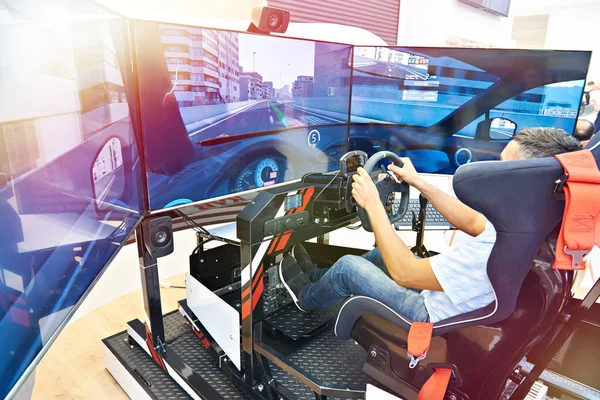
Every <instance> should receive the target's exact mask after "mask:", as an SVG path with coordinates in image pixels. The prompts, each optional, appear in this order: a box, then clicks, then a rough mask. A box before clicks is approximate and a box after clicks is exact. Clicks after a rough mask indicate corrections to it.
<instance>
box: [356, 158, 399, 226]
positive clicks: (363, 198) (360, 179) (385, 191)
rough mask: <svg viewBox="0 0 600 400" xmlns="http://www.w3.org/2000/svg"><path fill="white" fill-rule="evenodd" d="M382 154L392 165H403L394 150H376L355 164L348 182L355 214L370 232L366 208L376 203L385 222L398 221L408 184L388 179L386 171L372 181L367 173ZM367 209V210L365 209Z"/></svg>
mask: <svg viewBox="0 0 600 400" xmlns="http://www.w3.org/2000/svg"><path fill="white" fill-rule="evenodd" d="M384 158H387V159H389V160H390V161H391V162H392V163H394V164H396V165H399V166H403V165H404V163H403V162H402V160H400V158H399V157H398V156H397V155H396V154H394V153H392V152H389V151H379V152H377V153H375V154H373V156H372V157H371V158H369V160H368V161H367V162H366V163H365V165H364V167H363V168H358V170H357V173H356V174H355V175H352V180H353V181H354V182H352V197H353V198H354V201H355V202H356V205H357V213H358V218H360V222H361V223H362V226H363V228H364V229H365V230H366V231H367V232H373V227H372V226H371V222H370V220H369V215H368V212H371V210H377V208H376V207H382V206H383V209H384V210H385V213H386V214H387V216H388V219H389V222H390V223H392V224H393V223H395V222H398V221H400V219H401V218H402V217H403V216H404V214H406V212H407V211H408V199H409V193H410V186H409V184H408V183H407V182H397V181H396V180H395V179H392V176H391V174H390V175H387V174H386V175H385V177H383V178H378V179H377V180H376V181H375V182H373V180H372V179H371V173H372V172H373V171H374V170H375V167H376V165H377V164H378V163H379V162H380V161H381V160H383V159H384ZM347 187H348V186H347ZM348 188H349V187H348ZM367 210H369V211H368V212H367Z"/></svg>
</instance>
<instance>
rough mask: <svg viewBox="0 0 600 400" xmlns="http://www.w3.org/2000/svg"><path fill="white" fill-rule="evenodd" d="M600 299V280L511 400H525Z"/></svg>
mask: <svg viewBox="0 0 600 400" xmlns="http://www.w3.org/2000/svg"><path fill="white" fill-rule="evenodd" d="M599 297H600V279H599V280H597V281H596V283H594V286H592V288H591V289H590V291H589V292H588V293H587V294H586V295H585V297H584V298H583V301H582V302H581V304H580V305H579V306H578V307H577V308H576V309H575V311H574V312H573V315H572V316H571V318H569V321H568V322H567V323H566V324H565V326H563V328H562V329H561V330H560V332H558V335H557V336H556V338H555V339H554V340H553V341H552V342H551V343H550V344H549V345H548V347H547V349H546V351H544V353H543V354H542V355H541V356H540V358H539V360H538V362H537V363H536V364H535V367H533V369H532V370H531V372H530V373H529V374H528V375H527V378H525V381H524V382H523V383H522V384H521V385H520V386H519V387H518V388H517V390H516V391H515V392H514V393H513V394H512V396H511V397H510V398H511V399H518V400H520V399H524V398H525V396H527V394H528V393H529V390H531V386H533V384H534V383H535V382H536V381H537V380H538V378H539V377H540V375H541V373H542V372H544V369H546V367H547V366H548V364H549V363H550V361H552V358H553V357H554V355H555V354H556V353H557V352H558V351H559V350H560V348H561V347H562V346H563V345H564V344H565V342H566V341H567V340H568V339H569V337H570V336H571V334H573V332H574V331H575V329H576V328H577V324H579V323H580V322H581V321H582V320H583V317H584V315H585V313H586V312H587V311H588V310H589V309H590V307H592V305H594V303H595V302H596V300H598V298H599Z"/></svg>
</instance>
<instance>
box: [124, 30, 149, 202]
mask: <svg viewBox="0 0 600 400" xmlns="http://www.w3.org/2000/svg"><path fill="white" fill-rule="evenodd" d="M127 28H128V31H129V46H130V47H129V48H130V52H131V53H130V54H131V67H132V68H133V73H132V78H133V92H134V93H135V114H134V115H132V118H133V119H134V120H135V124H134V126H135V127H137V129H134V133H135V137H136V141H137V146H138V154H139V157H140V168H141V169H142V182H141V183H142V199H143V200H144V214H148V213H149V212H150V186H149V185H148V172H147V170H146V146H145V145H144V137H143V136H144V135H143V134H142V131H143V129H142V110H141V104H142V102H141V101H140V84H139V81H138V76H137V73H136V71H137V64H138V61H137V48H136V39H135V22H133V21H127Z"/></svg>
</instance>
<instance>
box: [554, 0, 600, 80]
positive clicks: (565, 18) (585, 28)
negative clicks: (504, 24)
mask: <svg viewBox="0 0 600 400" xmlns="http://www.w3.org/2000/svg"><path fill="white" fill-rule="evenodd" d="M599 20H600V1H597V2H596V4H587V5H583V6H579V7H565V8H562V9H557V10H554V11H552V12H551V13H550V19H549V21H548V32H547V34H546V48H547V49H561V50H592V51H593V53H592V62H591V64H590V71H589V73H588V79H589V80H594V81H595V82H596V83H597V82H598V81H600V36H599V31H598V21H599Z"/></svg>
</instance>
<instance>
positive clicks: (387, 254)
mask: <svg viewBox="0 0 600 400" xmlns="http://www.w3.org/2000/svg"><path fill="white" fill-rule="evenodd" d="M357 172H358V174H355V175H353V179H354V183H353V184H352V188H353V189H352V196H353V197H354V199H355V200H356V202H357V203H358V204H359V205H360V206H361V207H363V208H364V209H365V210H366V211H367V214H368V215H369V220H370V221H371V226H372V227H373V233H374V234H375V241H376V242H377V247H378V248H379V252H380V253H381V256H382V257H383V261H384V262H385V265H386V267H387V269H388V272H389V273H390V276H391V278H392V279H393V280H394V282H396V283H397V284H398V285H400V286H404V287H411V288H415V289H427V290H437V291H443V289H442V287H441V286H440V284H439V282H438V280H437V278H436V277H435V274H434V273H433V269H432V268H431V264H430V263H429V260H428V259H426V258H416V257H415V256H414V255H413V253H412V252H411V251H410V249H409V248H408V247H407V246H406V245H405V244H404V242H403V241H402V239H400V238H399V237H398V235H397V234H396V232H395V231H394V229H393V228H392V225H391V224H390V220H389V219H388V216H387V214H386V212H385V209H384V208H383V204H381V201H380V200H379V194H378V193H377V188H376V187H375V184H373V181H372V180H371V177H370V176H369V175H368V174H367V172H366V171H365V170H364V169H363V168H359V169H358V171H357Z"/></svg>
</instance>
